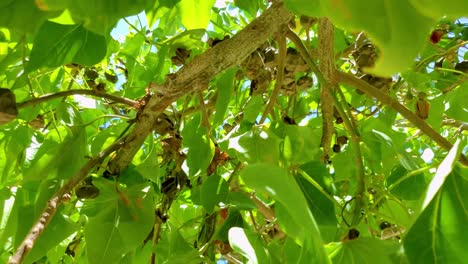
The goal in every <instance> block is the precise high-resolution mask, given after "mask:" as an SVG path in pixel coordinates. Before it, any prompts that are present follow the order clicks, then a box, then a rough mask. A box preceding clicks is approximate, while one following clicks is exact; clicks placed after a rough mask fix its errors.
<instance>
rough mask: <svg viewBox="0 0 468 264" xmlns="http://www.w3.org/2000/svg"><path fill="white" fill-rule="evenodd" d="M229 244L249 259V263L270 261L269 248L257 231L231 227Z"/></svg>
mask: <svg viewBox="0 0 468 264" xmlns="http://www.w3.org/2000/svg"><path fill="white" fill-rule="evenodd" d="M229 244H230V245H231V247H232V248H233V249H234V251H237V252H239V253H240V254H241V255H243V256H244V257H246V258H247V259H248V260H249V261H248V262H247V263H248V264H256V263H270V260H269V257H268V253H267V252H266V251H267V249H266V248H265V247H264V245H263V243H262V240H261V239H260V238H259V237H258V235H257V234H256V233H253V232H252V231H249V230H246V229H242V228H240V227H233V228H231V229H229Z"/></svg>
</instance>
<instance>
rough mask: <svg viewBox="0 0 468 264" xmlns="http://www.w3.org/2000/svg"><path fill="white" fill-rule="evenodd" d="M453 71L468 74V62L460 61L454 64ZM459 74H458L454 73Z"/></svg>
mask: <svg viewBox="0 0 468 264" xmlns="http://www.w3.org/2000/svg"><path fill="white" fill-rule="evenodd" d="M455 70H457V71H460V72H464V73H468V60H465V61H460V62H459V63H457V64H455ZM455 74H459V73H455Z"/></svg>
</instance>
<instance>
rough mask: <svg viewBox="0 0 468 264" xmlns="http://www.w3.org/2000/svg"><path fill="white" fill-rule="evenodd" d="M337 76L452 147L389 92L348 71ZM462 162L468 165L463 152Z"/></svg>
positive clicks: (448, 146)
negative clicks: (388, 93)
mask: <svg viewBox="0 0 468 264" xmlns="http://www.w3.org/2000/svg"><path fill="white" fill-rule="evenodd" d="M336 76H337V78H338V81H339V82H341V83H344V84H347V85H350V86H353V87H355V88H358V89H359V90H361V91H363V92H365V93H366V94H367V95H369V96H372V97H374V98H376V99H377V100H379V101H380V102H382V103H384V104H385V105H388V106H390V107H391V108H392V109H393V110H395V111H397V112H398V113H400V114H401V115H402V116H403V117H405V118H406V119H408V120H409V121H410V122H411V123H413V125H415V126H416V127H417V128H419V129H420V130H421V131H422V132H423V133H424V134H426V135H427V136H428V137H429V138H431V139H432V140H433V141H434V142H435V143H437V145H439V146H441V147H442V148H444V149H445V150H450V149H451V148H452V143H450V142H449V141H448V140H447V139H445V138H444V137H442V136H441V135H440V134H439V133H437V132H436V131H435V130H434V129H432V127H430V126H429V125H428V124H427V123H426V122H425V121H424V120H422V119H421V118H419V117H418V116H417V115H416V114H414V113H413V112H411V111H410V110H409V109H408V108H406V107H405V106H403V105H402V104H400V103H399V102H397V101H395V100H394V99H393V98H391V97H390V96H388V95H387V94H385V93H383V92H381V91H380V90H379V89H377V88H375V87H374V86H372V85H370V84H368V83H367V82H365V81H363V80H360V79H358V78H356V77H355V76H353V75H351V74H348V73H344V72H340V71H337V72H336ZM460 162H461V163H462V164H463V165H465V166H468V159H467V158H466V156H464V155H463V154H462V155H460Z"/></svg>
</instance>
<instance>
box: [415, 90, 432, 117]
mask: <svg viewBox="0 0 468 264" xmlns="http://www.w3.org/2000/svg"><path fill="white" fill-rule="evenodd" d="M430 108H431V105H430V104H429V103H428V102H427V101H426V100H425V94H424V93H421V94H420V95H419V99H418V101H416V104H415V110H416V115H417V116H418V117H419V118H421V119H427V118H428V117H429V109H430Z"/></svg>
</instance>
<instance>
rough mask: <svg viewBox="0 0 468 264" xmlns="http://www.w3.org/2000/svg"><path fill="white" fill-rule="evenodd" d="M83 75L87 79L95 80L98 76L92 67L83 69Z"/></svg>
mask: <svg viewBox="0 0 468 264" xmlns="http://www.w3.org/2000/svg"><path fill="white" fill-rule="evenodd" d="M85 76H86V78H87V79H88V80H96V78H97V77H99V73H98V72H97V71H96V70H94V69H87V70H86V71H85Z"/></svg>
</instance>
